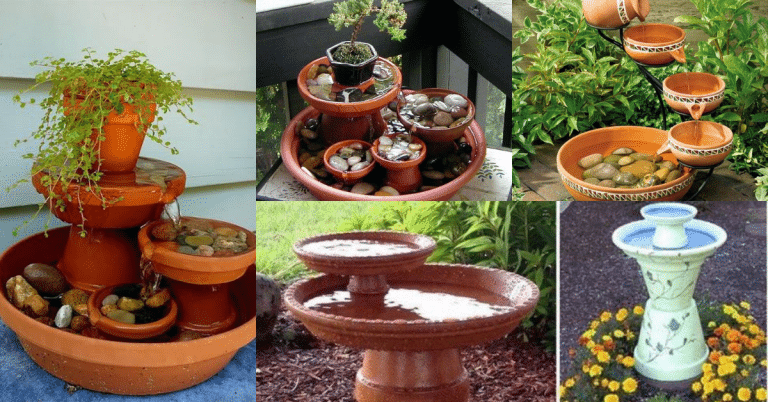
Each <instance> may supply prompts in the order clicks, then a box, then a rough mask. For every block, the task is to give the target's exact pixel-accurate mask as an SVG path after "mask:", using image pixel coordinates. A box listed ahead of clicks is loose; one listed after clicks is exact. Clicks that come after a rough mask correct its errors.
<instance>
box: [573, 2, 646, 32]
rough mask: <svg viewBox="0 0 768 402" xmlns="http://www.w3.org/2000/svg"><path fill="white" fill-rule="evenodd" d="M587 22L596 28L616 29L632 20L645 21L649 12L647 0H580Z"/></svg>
mask: <svg viewBox="0 0 768 402" xmlns="http://www.w3.org/2000/svg"><path fill="white" fill-rule="evenodd" d="M581 8H582V10H583V11H584V18H585V19H586V20H587V22H588V23H589V24H590V25H592V26H594V27H598V28H618V27H620V26H623V25H626V24H629V22H630V21H632V19H633V18H635V17H637V18H639V19H640V21H645V17H646V16H648V13H649V12H650V11H651V5H650V4H649V0H581Z"/></svg>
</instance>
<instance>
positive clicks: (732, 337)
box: [725, 329, 741, 342]
mask: <svg viewBox="0 0 768 402" xmlns="http://www.w3.org/2000/svg"><path fill="white" fill-rule="evenodd" d="M725 339H727V340H728V342H736V341H738V340H739V339H741V332H739V331H737V330H735V329H732V330H730V331H728V333H726V334H725Z"/></svg>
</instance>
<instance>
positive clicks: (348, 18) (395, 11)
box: [328, 0, 407, 45]
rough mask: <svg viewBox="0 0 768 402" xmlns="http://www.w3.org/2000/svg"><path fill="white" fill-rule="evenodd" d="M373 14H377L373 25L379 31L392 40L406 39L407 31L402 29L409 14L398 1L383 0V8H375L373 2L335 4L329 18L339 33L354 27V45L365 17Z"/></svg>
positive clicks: (352, 38) (350, 1)
mask: <svg viewBox="0 0 768 402" xmlns="http://www.w3.org/2000/svg"><path fill="white" fill-rule="evenodd" d="M372 14H376V18H375V19H374V20H373V24H374V25H376V27H377V28H379V31H381V32H387V33H389V35H390V37H391V38H392V40H396V41H401V40H403V39H405V30H404V29H402V27H403V25H404V24H405V20H406V18H407V14H406V12H405V9H404V8H403V5H402V3H400V2H399V1H398V0H381V7H376V6H374V5H373V0H347V1H342V2H339V3H335V4H334V5H333V13H332V14H331V15H330V16H329V17H328V22H329V23H330V24H331V25H333V26H334V28H336V30H337V31H340V30H341V28H345V27H350V26H352V27H354V28H353V29H352V37H351V39H350V42H352V45H354V44H355V41H356V40H357V35H358V34H359V33H360V29H361V28H362V26H363V21H364V20H365V17H368V16H369V15H372Z"/></svg>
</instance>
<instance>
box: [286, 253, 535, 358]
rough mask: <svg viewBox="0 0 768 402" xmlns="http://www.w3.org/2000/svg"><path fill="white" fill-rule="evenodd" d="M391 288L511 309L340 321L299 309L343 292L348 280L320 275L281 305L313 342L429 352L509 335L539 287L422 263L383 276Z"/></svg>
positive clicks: (479, 270) (490, 272)
mask: <svg viewBox="0 0 768 402" xmlns="http://www.w3.org/2000/svg"><path fill="white" fill-rule="evenodd" d="M387 281H388V283H389V284H390V286H392V287H393V288H406V289H425V290H426V289H429V290H430V291H440V292H444V293H449V294H454V295H461V296H466V297H474V298H476V299H479V300H483V301H486V302H492V303H494V304H502V305H507V306H510V307H513V308H512V309H510V310H509V311H506V312H503V313H499V314H495V315H492V316H488V317H477V318H468V319H464V320H454V321H427V320H423V319H407V320H406V319H401V320H383V319H366V318H350V317H342V316H338V315H334V314H328V313H324V312H319V311H314V310H311V309H309V308H307V307H305V306H304V303H305V302H306V301H308V300H309V299H311V298H313V297H315V296H317V295H321V294H327V293H331V292H333V291H335V290H341V289H344V286H346V282H347V279H346V277H343V276H338V275H323V276H320V277H317V278H312V279H304V280H301V281H299V282H296V283H294V284H293V285H291V286H290V287H289V288H288V290H287V291H286V293H285V296H284V300H285V305H286V307H288V309H289V310H291V312H292V313H293V314H294V315H295V316H296V317H298V318H299V319H300V320H301V321H302V322H303V323H304V325H306V326H307V329H309V331H310V332H312V333H313V334H314V335H315V336H317V337H318V338H321V339H324V340H326V341H330V342H334V343H339V344H342V345H346V346H350V347H358V348H364V349H374V350H396V351H429V350H440V349H453V348H459V347H463V346H469V345H476V344H480V343H483V342H487V341H491V340H494V339H498V338H501V337H503V336H504V335H506V334H508V333H509V332H511V331H512V330H513V329H515V327H517V325H518V324H519V323H520V321H522V320H523V318H525V317H526V316H527V315H528V313H530V312H531V310H533V308H534V307H535V306H536V303H537V302H538V299H539V289H538V288H537V287H536V285H535V284H534V283H533V282H531V281H529V280H528V279H526V278H524V277H522V276H520V275H517V274H513V273H510V272H506V271H502V270H498V269H490V268H483V267H477V266H472V265H451V264H424V265H423V266H421V267H420V268H419V269H416V270H413V271H409V272H401V273H393V274H389V275H387Z"/></svg>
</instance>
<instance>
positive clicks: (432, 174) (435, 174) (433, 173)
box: [421, 170, 445, 180]
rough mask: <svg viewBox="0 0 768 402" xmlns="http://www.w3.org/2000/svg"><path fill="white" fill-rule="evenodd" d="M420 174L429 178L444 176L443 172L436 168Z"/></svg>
mask: <svg viewBox="0 0 768 402" xmlns="http://www.w3.org/2000/svg"><path fill="white" fill-rule="evenodd" d="M421 175H422V176H424V177H426V178H427V179H430V180H443V179H444V178H445V174H443V172H438V171H437V170H426V171H423V172H421Z"/></svg>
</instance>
